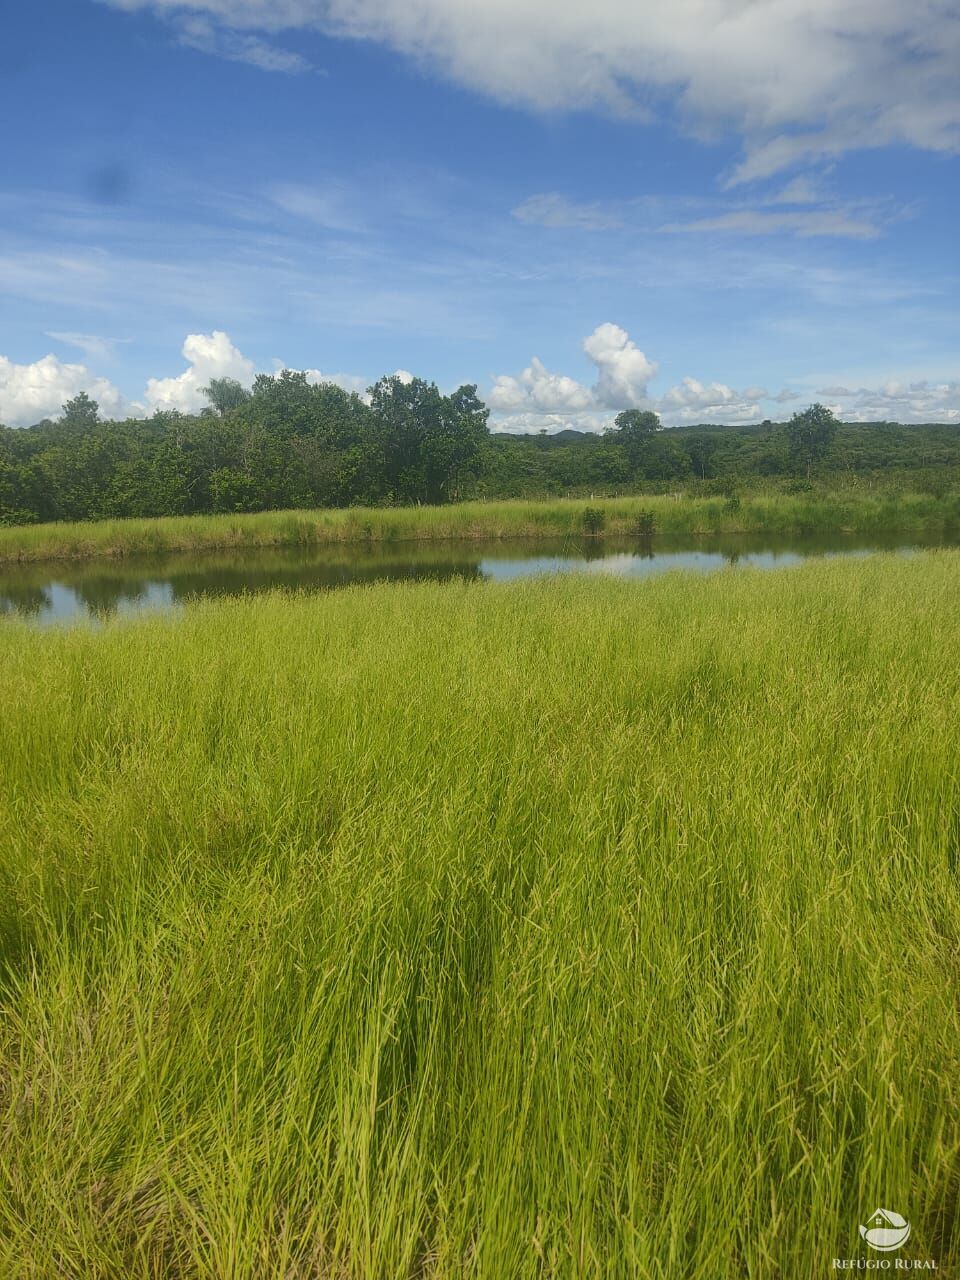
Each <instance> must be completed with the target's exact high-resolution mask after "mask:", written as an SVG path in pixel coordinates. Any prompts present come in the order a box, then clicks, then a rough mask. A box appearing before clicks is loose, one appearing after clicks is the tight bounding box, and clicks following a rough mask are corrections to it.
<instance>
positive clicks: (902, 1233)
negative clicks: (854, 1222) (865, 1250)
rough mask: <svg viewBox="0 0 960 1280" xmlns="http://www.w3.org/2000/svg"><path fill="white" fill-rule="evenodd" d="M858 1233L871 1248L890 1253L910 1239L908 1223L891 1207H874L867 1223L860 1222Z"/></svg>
mask: <svg viewBox="0 0 960 1280" xmlns="http://www.w3.org/2000/svg"><path fill="white" fill-rule="evenodd" d="M860 1235H861V1237H862V1238H863V1239H864V1240H866V1242H867V1244H868V1245H869V1246H870V1248H871V1249H878V1250H879V1251H880V1252H881V1253H890V1252H891V1251H892V1250H894V1249H899V1248H900V1247H901V1246H902V1245H905V1244H906V1243H907V1241H908V1240H909V1239H910V1223H909V1222H908V1221H907V1220H906V1218H903V1217H901V1216H900V1214H899V1213H894V1211H893V1210H892V1209H875V1210H874V1212H873V1213H872V1214H871V1215H870V1217H869V1219H868V1221H867V1225H866V1226H864V1225H863V1224H862V1223H861V1224H860Z"/></svg>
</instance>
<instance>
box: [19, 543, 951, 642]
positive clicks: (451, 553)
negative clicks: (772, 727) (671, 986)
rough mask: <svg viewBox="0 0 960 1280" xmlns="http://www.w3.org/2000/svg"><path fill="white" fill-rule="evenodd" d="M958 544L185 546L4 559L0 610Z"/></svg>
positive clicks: (65, 616) (80, 609) (762, 564)
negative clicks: (153, 551) (21, 561)
mask: <svg viewBox="0 0 960 1280" xmlns="http://www.w3.org/2000/svg"><path fill="white" fill-rule="evenodd" d="M947 545H958V544H957V541H956V540H955V539H954V540H948V539H945V538H943V537H942V536H940V535H930V536H926V537H925V536H923V535H903V534H900V535H896V534H891V535H878V534H873V535H863V536H861V535H853V534H841V533H834V534H802V535H800V534H798V535H794V536H788V535H776V534H724V535H706V536H704V535H686V536H674V537H665V536H664V537H660V536H657V537H655V538H653V539H652V540H650V541H648V542H639V543H638V542H636V541H629V540H624V539H616V538H553V539H529V538H526V539H517V540H501V541H495V542H476V541H462V542H460V541H450V542H433V543H417V542H403V543H393V544H382V543H373V544H370V543H365V544H350V545H333V546H312V547H269V548H251V549H244V550H231V551H208V552H203V553H196V554H194V553H187V552H178V553H173V554H168V555H161V556H156V555H154V556H138V557H133V556H131V557H125V558H123V559H121V560H107V559H100V560H86V561H77V562H72V563H66V562H62V561H48V562H44V563H38V564H32V565H8V566H0V616H3V615H19V616H22V617H27V618H30V619H32V620H33V621H35V622H37V623H40V624H47V623H53V622H69V621H74V620H78V619H97V618H103V617H108V616H110V615H111V614H117V613H135V612H140V611H145V610H156V609H160V610H169V609H176V608H178V607H180V606H182V605H183V604H185V603H186V602H187V601H189V600H194V599H197V598H199V597H204V596H238V595H243V594H245V593H248V592H260V591H268V590H272V589H274V588H282V589H285V590H290V591H296V590H302V591H326V590H332V589H336V588H338V587H346V586H350V585H351V584H353V583H358V582H378V581H394V582H395V581H424V580H432V581H438V582H442V581H445V580H447V579H450V578H466V579H475V580H477V581H481V580H484V579H493V580H506V579H513V578H523V577H529V576H531V575H534V574H544V573H576V572H582V573H609V574H614V575H616V576H617V577H624V578H647V577H651V576H653V575H655V574H660V573H665V572H667V571H669V570H671V569H686V570H692V571H694V572H698V573H712V572H716V571H717V570H719V569H723V568H726V567H728V566H730V565H751V566H754V567H756V568H761V569H773V568H779V567H781V566H785V565H791V564H796V563H799V562H800V561H802V560H806V559H809V558H810V557H811V556H856V555H867V554H869V553H870V552H873V551H900V552H904V553H909V552H911V551H914V550H918V549H920V548H923V547H937V546H947Z"/></svg>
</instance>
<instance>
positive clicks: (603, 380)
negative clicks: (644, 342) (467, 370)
mask: <svg viewBox="0 0 960 1280" xmlns="http://www.w3.org/2000/svg"><path fill="white" fill-rule="evenodd" d="M583 350H584V351H585V352H586V354H587V356H588V357H589V358H590V360H592V361H593V363H594V364H595V365H596V367H597V378H596V381H595V383H594V385H593V386H592V387H588V386H586V385H584V383H582V382H578V381H577V379H576V378H570V377H568V376H567V375H566V374H562V373H551V372H550V370H549V369H547V368H545V367H544V365H543V362H542V361H541V360H539V359H537V357H536V356H534V358H533V359H532V360H531V361H530V364H529V365H528V366H527V367H526V369H524V370H523V372H522V373H521V374H519V375H518V376H516V377H514V376H512V375H509V374H501V375H500V376H498V377H495V378H494V380H493V387H492V389H491V391H490V394H489V396H488V400H489V403H490V407H491V409H493V410H494V411H495V412H501V413H504V412H506V413H518V412H522V411H527V412H533V413H541V414H543V413H554V414H569V413H582V412H583V411H584V410H589V409H593V410H597V409H617V410H619V409H635V408H639V407H640V406H642V405H645V404H646V403H647V383H648V382H649V381H650V379H651V378H652V377H653V376H654V374H655V373H656V372H657V366H656V365H655V364H654V363H653V361H652V360H648V359H647V357H646V356H645V355H644V353H643V352H642V351H641V350H640V348H639V347H638V346H637V344H636V343H635V342H634V341H633V340H632V339H631V338H630V335H629V334H628V333H627V332H626V330H625V329H621V328H620V326H619V325H615V324H601V325H598V326H597V328H596V329H594V331H593V333H591V334H590V335H589V337H587V338H585V339H584V341H583Z"/></svg>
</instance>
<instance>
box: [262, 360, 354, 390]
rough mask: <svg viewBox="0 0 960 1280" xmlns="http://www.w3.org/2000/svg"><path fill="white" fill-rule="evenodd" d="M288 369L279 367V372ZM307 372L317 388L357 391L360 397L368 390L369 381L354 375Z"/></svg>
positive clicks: (281, 365) (315, 370)
mask: <svg viewBox="0 0 960 1280" xmlns="http://www.w3.org/2000/svg"><path fill="white" fill-rule="evenodd" d="M286 367H287V366H286V365H284V364H280V365H278V368H277V372H279V371H280V370H281V369H285V368H286ZM305 372H306V375H307V381H308V382H312V383H313V385H314V386H315V387H318V386H323V385H328V384H332V385H333V386H335V387H339V388H340V389H341V391H356V392H357V394H358V395H364V393H365V392H366V389H367V381H368V380H367V379H366V378H361V377H359V376H358V375H357V374H354V373H321V372H320V370H319V369H307V370H305Z"/></svg>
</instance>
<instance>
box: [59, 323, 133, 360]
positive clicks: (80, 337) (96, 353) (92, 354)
mask: <svg viewBox="0 0 960 1280" xmlns="http://www.w3.org/2000/svg"><path fill="white" fill-rule="evenodd" d="M46 336H47V337H48V338H53V339H54V341H55V342H62V343H63V344H64V345H65V346H68V347H76V349H77V350H78V351H82V352H83V354H84V355H85V356H88V357H89V358H90V359H91V360H112V359H113V357H114V356H115V355H116V348H117V345H118V343H121V342H123V343H126V342H129V341H130V339H129V338H102V337H101V336H100V335H99V334H97V333H59V332H57V331H55V330H52V329H48V330H47V334H46Z"/></svg>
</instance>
